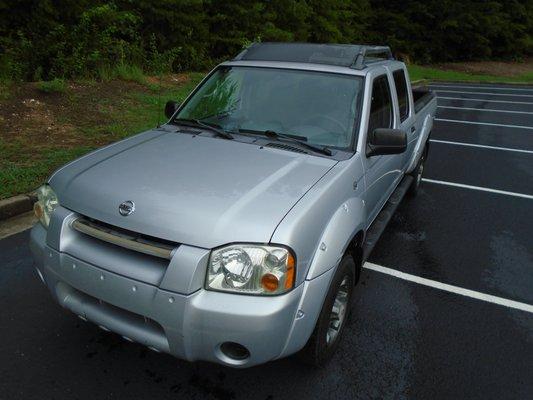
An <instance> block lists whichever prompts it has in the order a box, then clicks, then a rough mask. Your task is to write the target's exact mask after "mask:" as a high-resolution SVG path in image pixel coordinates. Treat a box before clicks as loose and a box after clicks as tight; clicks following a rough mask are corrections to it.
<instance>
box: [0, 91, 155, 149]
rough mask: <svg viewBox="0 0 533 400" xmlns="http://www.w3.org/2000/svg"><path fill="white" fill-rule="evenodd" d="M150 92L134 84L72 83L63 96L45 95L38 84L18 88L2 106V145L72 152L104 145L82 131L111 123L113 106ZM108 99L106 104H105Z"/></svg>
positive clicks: (0, 129) (0, 113)
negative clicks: (134, 94)
mask: <svg viewBox="0 0 533 400" xmlns="http://www.w3.org/2000/svg"><path fill="white" fill-rule="evenodd" d="M132 90H134V91H136V92H140V91H141V92H142V91H144V90H148V89H147V88H145V87H144V86H142V85H139V84H137V83H134V82H122V81H112V82H87V83H75V84H74V83H71V84H69V85H68V88H67V90H66V91H65V92H64V93H44V92H42V91H41V90H39V89H38V88H37V85H36V84H35V83H22V84H17V86H16V88H15V89H14V90H13V91H12V92H11V93H10V97H9V98H8V99H6V100H4V101H2V102H0V141H3V142H5V143H13V142H21V144H24V145H28V146H30V147H32V148H39V147H55V148H70V147H74V146H77V145H84V146H87V145H89V146H92V145H101V144H102V142H103V140H102V138H98V137H87V136H86V135H83V134H80V132H79V129H80V128H81V129H83V127H89V126H90V127H93V126H98V125H99V124H102V125H103V124H106V123H109V115H110V114H111V113H112V112H113V111H114V109H113V108H114V104H118V103H120V102H122V101H123V100H124V99H123V94H124V93H128V92H130V91H132ZM103 99H105V102H103Z"/></svg>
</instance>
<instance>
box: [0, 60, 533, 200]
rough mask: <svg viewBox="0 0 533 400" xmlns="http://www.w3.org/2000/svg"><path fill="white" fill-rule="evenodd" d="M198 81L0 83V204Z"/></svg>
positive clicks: (137, 75)
mask: <svg viewBox="0 0 533 400" xmlns="http://www.w3.org/2000/svg"><path fill="white" fill-rule="evenodd" d="M409 71H410V75H411V79H412V80H413V81H414V80H419V79H431V80H447V81H470V82H502V83H510V82H522V83H523V82H530V83H533V72H526V73H523V74H520V75H515V76H512V77H508V76H492V75H483V74H468V73H465V72H458V71H451V70H440V69H436V68H428V67H421V66H416V65H413V66H410V67H409ZM203 75H204V74H203V73H188V74H179V75H166V76H165V77H164V78H163V79H162V85H161V87H162V90H161V95H159V89H158V87H159V82H158V79H157V78H150V77H145V76H143V74H142V72H141V71H140V70H138V69H135V68H128V67H122V68H117V69H116V70H114V71H108V73H107V74H103V78H104V79H103V80H102V81H83V80H78V81H63V80H55V81H52V82H40V83H1V82H0V199H2V198H6V197H9V196H13V195H16V194H20V193H26V192H29V191H32V190H34V189H35V188H36V187H37V186H38V185H39V184H40V183H42V182H43V181H44V180H45V179H46V177H47V176H49V175H50V173H51V172H52V171H53V170H54V169H55V168H57V167H59V166H60V165H62V164H64V163H66V162H68V161H70V160H72V159H74V158H76V157H79V156H81V155H83V154H85V153H86V152H88V151H90V150H92V149H95V148H98V147H100V146H103V145H105V144H108V143H111V142H114V141H117V140H120V139H122V138H124V137H126V136H128V135H131V134H134V133H137V132H140V131H143V130H146V129H148V128H151V127H154V126H155V125H156V124H157V122H158V120H159V119H164V117H163V116H162V115H161V114H162V111H161V110H162V108H163V107H164V104H165V102H166V100H168V99H175V100H177V101H180V100H183V99H184V98H185V96H186V95H187V94H188V93H189V92H190V91H191V90H192V89H193V87H194V86H195V85H196V84H197V83H198V82H199V81H200V79H201V78H202V76H203ZM159 97H160V98H161V101H160V103H159V104H160V107H159V108H158V101H159Z"/></svg>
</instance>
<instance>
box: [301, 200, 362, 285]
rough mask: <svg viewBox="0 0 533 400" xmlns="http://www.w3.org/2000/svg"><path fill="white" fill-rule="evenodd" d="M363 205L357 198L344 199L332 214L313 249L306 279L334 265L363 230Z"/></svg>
mask: <svg viewBox="0 0 533 400" xmlns="http://www.w3.org/2000/svg"><path fill="white" fill-rule="evenodd" d="M363 221H365V206H364V202H363V201H362V200H361V199H359V198H352V199H349V200H347V201H345V202H344V203H343V204H342V205H341V206H340V207H339V208H338V209H337V211H336V212H335V213H334V214H333V216H332V218H331V219H330V221H329V223H328V225H327V226H326V229H324V231H323V234H322V237H321V238H320V242H319V243H320V244H319V246H318V248H317V249H316V251H315V254H314V257H313V259H312V262H311V265H310V267H309V271H308V272H307V277H306V279H307V280H311V279H314V278H316V277H318V276H320V275H322V274H323V273H325V272H326V271H328V270H330V269H331V268H334V267H336V266H337V265H338V264H339V262H340V260H341V258H342V256H343V255H344V253H345V252H346V249H347V248H348V246H349V244H350V242H351V241H352V239H353V238H354V237H355V235H356V234H357V233H358V232H360V231H364V223H363Z"/></svg>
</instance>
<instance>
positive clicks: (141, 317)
mask: <svg viewBox="0 0 533 400" xmlns="http://www.w3.org/2000/svg"><path fill="white" fill-rule="evenodd" d="M48 234H49V233H48V232H47V231H46V230H45V229H44V228H43V227H42V226H41V225H39V224H38V225H36V226H35V227H34V228H33V230H32V232H31V249H32V253H33V255H34V258H35V261H36V267H37V271H38V273H39V275H40V276H41V278H42V279H43V281H44V283H45V284H46V286H47V287H48V288H49V290H50V292H51V293H52V295H53V297H54V298H55V299H56V301H57V302H58V303H59V304H60V305H62V306H63V307H65V308H67V309H69V310H71V311H72V312H73V313H75V314H77V315H78V316H80V318H82V319H86V320H89V321H92V322H94V323H96V324H97V325H99V326H100V327H101V328H103V329H105V330H111V331H113V332H116V333H118V334H120V335H122V336H123V337H124V338H125V339H126V340H131V341H135V342H139V343H142V344H144V345H146V346H148V347H150V348H151V349H153V350H157V351H162V352H166V353H170V354H172V355H174V356H176V357H178V358H181V359H185V360H189V361H194V360H205V361H211V362H216V363H220V364H225V365H229V366H233V367H249V366H253V365H257V364H261V363H264V362H267V361H270V360H273V359H277V358H280V357H284V356H287V355H289V354H291V353H294V352H296V351H298V350H299V349H301V348H302V347H303V346H304V345H305V343H306V342H307V340H308V338H309V336H310V334H311V332H312V330H313V328H314V325H315V323H316V319H317V317H318V314H319V311H320V308H321V306H322V302H323V299H324V296H325V293H326V292H327V288H328V286H329V282H330V280H331V276H332V271H330V272H329V273H326V274H323V275H321V276H320V277H318V278H316V279H314V280H312V281H306V282H304V283H303V284H301V285H299V286H298V287H296V288H295V289H294V290H292V291H291V292H289V293H287V294H285V295H281V296H275V297H259V296H243V295H236V294H229V293H219V292H213V291H207V290H204V289H198V290H196V291H194V292H193V293H190V294H182V293H177V292H175V291H171V290H167V289H162V288H161V287H160V286H162V285H159V286H158V285H154V284H149V283H146V282H142V281H140V280H138V279H134V278H132V277H128V276H124V275H122V274H119V273H116V272H112V271H110V270H109V269H106V268H102V267H101V266H97V265H94V264H93V263H92V262H86V261H82V260H81V259H79V258H76V257H73V256H72V255H70V254H68V253H67V252H66V251H58V250H56V249H54V248H53V247H52V246H50V243H54V241H55V240H48V243H47V235H48ZM60 248H61V247H60ZM62 250H63V249H62ZM95 260H98V257H95ZM182 267H186V266H182ZM167 275H168V274H167ZM163 281H165V279H163ZM167 281H168V279H167ZM225 342H234V343H238V344H240V345H242V346H244V347H246V348H247V349H248V351H249V353H250V355H249V357H248V358H246V359H245V360H238V359H234V358H231V357H228V356H227V355H226V354H224V353H223V352H222V351H221V345H222V344H223V343H225Z"/></svg>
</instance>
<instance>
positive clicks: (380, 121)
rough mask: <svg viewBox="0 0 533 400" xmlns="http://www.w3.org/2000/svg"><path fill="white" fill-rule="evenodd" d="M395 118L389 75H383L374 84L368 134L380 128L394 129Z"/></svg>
mask: <svg viewBox="0 0 533 400" xmlns="http://www.w3.org/2000/svg"><path fill="white" fill-rule="evenodd" d="M393 116H394V114H393V110H392V98H391V91H390V86H389V81H388V79H387V75H381V76H379V77H377V78H376V79H374V83H373V84H372V100H371V103H370V118H369V120H368V134H370V133H372V132H374V131H375V130H376V129H378V128H392V123H393Z"/></svg>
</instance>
